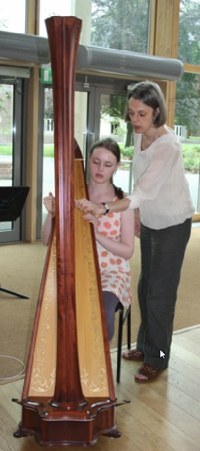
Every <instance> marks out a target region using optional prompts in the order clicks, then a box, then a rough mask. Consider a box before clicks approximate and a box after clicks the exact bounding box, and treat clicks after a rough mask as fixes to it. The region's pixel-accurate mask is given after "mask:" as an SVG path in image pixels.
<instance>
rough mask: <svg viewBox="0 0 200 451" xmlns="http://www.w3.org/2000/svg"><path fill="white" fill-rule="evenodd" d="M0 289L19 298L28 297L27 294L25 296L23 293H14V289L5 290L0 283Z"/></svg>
mask: <svg viewBox="0 0 200 451" xmlns="http://www.w3.org/2000/svg"><path fill="white" fill-rule="evenodd" d="M0 291H4V292H5V293H9V294H13V296H18V297H19V298H23V299H29V297H28V296H25V295H24V294H20V293H16V292H15V291H10V290H6V288H2V287H1V285H0Z"/></svg>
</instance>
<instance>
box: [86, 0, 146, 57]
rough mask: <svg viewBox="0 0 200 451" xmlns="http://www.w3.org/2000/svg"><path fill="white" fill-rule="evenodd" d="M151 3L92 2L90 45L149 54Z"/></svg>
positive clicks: (139, 1)
mask: <svg viewBox="0 0 200 451" xmlns="http://www.w3.org/2000/svg"><path fill="white" fill-rule="evenodd" d="M149 3H150V2H149V0H135V1H134V2H133V0H126V1H125V0H110V1H109V2H108V1H107V0H93V1H92V23H91V45H93V46H98V47H104V48H112V49H118V50H129V51H134V52H140V53H147V47H148V23H149Z"/></svg>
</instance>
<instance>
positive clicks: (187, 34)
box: [178, 0, 200, 65]
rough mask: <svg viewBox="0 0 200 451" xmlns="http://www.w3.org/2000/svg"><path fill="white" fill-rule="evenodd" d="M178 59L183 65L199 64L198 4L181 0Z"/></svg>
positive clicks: (199, 5) (199, 12)
mask: <svg viewBox="0 0 200 451" xmlns="http://www.w3.org/2000/svg"><path fill="white" fill-rule="evenodd" d="M178 57H179V58H180V60H181V61H183V62H184V63H189V64H198V65H199V64H200V2H199V0H181V1H180V14H179V48H178Z"/></svg>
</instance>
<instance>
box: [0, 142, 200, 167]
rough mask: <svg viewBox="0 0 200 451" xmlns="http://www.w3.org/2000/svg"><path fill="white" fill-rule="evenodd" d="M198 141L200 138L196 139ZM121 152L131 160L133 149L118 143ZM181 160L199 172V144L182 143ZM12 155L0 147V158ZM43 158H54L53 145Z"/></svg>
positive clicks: (47, 149) (9, 149)
mask: <svg viewBox="0 0 200 451" xmlns="http://www.w3.org/2000/svg"><path fill="white" fill-rule="evenodd" d="M198 139H199V140H200V138H198ZM119 146H120V150H121V158H122V160H131V159H132V157H133V147H128V148H126V149H124V144H122V143H119ZM182 149H183V160H184V167H185V169H186V170H187V171H190V172H193V173H195V172H199V168H200V144H194V143H191V144H190V143H183V144H182ZM11 155H12V146H11V145H10V146H9V145H7V146H4V145H2V146H0V157H1V156H11ZM44 157H49V158H53V157H54V145H53V144H45V145H44Z"/></svg>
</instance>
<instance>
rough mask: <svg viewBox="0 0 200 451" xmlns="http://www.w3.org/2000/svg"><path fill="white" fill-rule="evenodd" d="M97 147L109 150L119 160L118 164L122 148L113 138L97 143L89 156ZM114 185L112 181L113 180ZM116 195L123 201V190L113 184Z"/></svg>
mask: <svg viewBox="0 0 200 451" xmlns="http://www.w3.org/2000/svg"><path fill="white" fill-rule="evenodd" d="M97 147H103V148H104V149H107V150H109V151H110V152H111V153H112V154H113V155H114V156H115V157H116V159H117V163H119V161H120V148H119V146H118V144H117V142H116V141H115V140H114V139H112V138H105V139H102V140H100V141H96V142H95V143H94V144H93V146H92V147H91V149H90V152H89V155H92V153H93V151H94V149H96V148H97ZM111 183H112V180H111ZM113 187H114V190H115V195H116V196H117V197H118V199H123V197H124V193H123V191H122V189H121V188H118V187H117V186H115V185H114V184H113Z"/></svg>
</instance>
